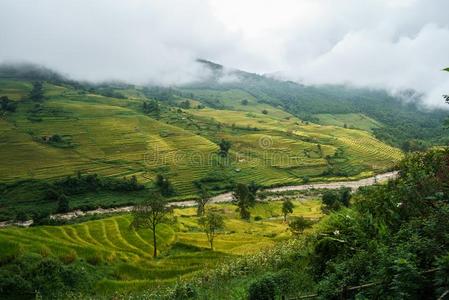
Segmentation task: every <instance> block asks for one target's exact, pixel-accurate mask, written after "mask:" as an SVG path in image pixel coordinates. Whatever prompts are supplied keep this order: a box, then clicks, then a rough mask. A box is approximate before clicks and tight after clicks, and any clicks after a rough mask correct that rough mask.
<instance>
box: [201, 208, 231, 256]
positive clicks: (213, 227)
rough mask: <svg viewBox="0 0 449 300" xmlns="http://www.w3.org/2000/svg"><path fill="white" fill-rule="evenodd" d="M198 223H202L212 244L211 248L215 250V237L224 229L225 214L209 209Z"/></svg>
mask: <svg viewBox="0 0 449 300" xmlns="http://www.w3.org/2000/svg"><path fill="white" fill-rule="evenodd" d="M198 224H200V225H201V227H202V228H203V230H204V232H205V233H206V236H207V240H208V241H209V244H210V249H211V250H212V251H213V250H214V239H215V236H216V234H217V232H218V231H219V230H223V229H224V226H225V224H224V219H223V216H222V215H220V214H219V213H218V212H214V211H209V212H207V214H206V215H205V216H203V217H201V218H200V219H199V220H198Z"/></svg>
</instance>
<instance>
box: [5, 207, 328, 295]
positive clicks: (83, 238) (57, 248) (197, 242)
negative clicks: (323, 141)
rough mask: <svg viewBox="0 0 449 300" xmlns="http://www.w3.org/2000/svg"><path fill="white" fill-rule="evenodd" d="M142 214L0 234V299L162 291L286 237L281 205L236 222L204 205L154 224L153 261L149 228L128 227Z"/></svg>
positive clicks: (228, 212)
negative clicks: (201, 213)
mask: <svg viewBox="0 0 449 300" xmlns="http://www.w3.org/2000/svg"><path fill="white" fill-rule="evenodd" d="M292 202H293V203H294V205H295V208H294V211H293V213H292V216H303V217H305V218H307V219H314V220H315V219H318V218H320V216H321V209H320V202H319V201H318V200H307V201H303V200H296V201H295V200H294V201H292ZM141 212H142V210H140V209H139V210H137V213H136V214H137V216H138V218H137V219H136V218H133V216H132V215H130V214H125V215H116V216H112V217H108V218H103V219H99V220H92V221H87V222H82V223H75V224H72V225H64V226H35V227H30V228H14V227H9V228H3V229H0V248H1V249H2V252H1V254H0V295H1V298H5V297H8V296H9V297H12V298H14V297H17V296H18V295H23V296H24V298H33V297H34V296H35V292H36V291H38V292H39V293H40V295H41V296H43V297H44V298H61V297H62V296H61V295H65V294H67V293H75V294H77V293H78V294H79V293H81V294H84V297H87V296H88V295H90V296H94V297H99V298H101V297H105V298H109V297H111V295H112V294H115V293H117V294H121V295H122V296H123V297H125V295H128V294H129V293H131V294H135V293H136V292H138V291H142V290H150V291H155V290H162V289H163V288H164V287H167V286H169V285H171V284H173V283H175V282H176V281H177V280H179V279H182V278H184V279H186V278H191V277H192V276H194V275H195V274H196V273H198V271H200V270H204V269H207V268H213V267H214V266H216V265H217V263H219V262H222V261H224V260H227V259H231V260H235V259H238V258H239V257H241V256H242V255H247V254H249V253H255V252H257V251H259V250H261V249H269V248H272V247H273V246H274V245H275V244H276V243H277V242H279V241H283V240H287V239H289V237H290V236H291V233H290V230H289V229H288V225H287V223H284V222H283V216H282V202H281V201H275V202H269V203H257V204H255V205H254V206H253V207H251V208H250V212H251V215H252V216H253V217H252V218H251V220H249V221H244V220H241V219H240V215H239V213H238V212H236V206H235V205H234V204H220V205H214V204H210V205H207V206H206V214H205V215H204V216H203V217H198V215H197V209H196V208H194V207H192V208H176V209H174V211H173V215H172V218H171V220H170V222H164V224H162V223H160V224H159V225H157V230H156V231H155V233H156V237H157V255H158V257H157V258H153V255H154V252H155V248H154V244H153V242H154V240H153V232H152V230H150V229H138V227H139V226H131V224H133V221H137V222H139V221H145V218H146V217H145V216H143V215H142V214H141ZM217 215H218V216H217ZM141 218H144V220H142V219H141ZM139 224H142V223H139ZM134 225H137V224H134ZM143 225H146V224H143ZM143 227H144V228H145V227H147V226H143ZM134 228H135V229H134ZM212 231H213V232H212ZM211 234H213V237H212V235H211ZM211 237H212V239H211ZM211 247H213V248H214V251H211V250H210V248H211ZM79 270H81V271H79ZM74 273H75V275H76V276H75V275H73V274H74ZM33 274H34V275H33Z"/></svg>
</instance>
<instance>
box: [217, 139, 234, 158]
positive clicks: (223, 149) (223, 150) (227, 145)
mask: <svg viewBox="0 0 449 300" xmlns="http://www.w3.org/2000/svg"><path fill="white" fill-rule="evenodd" d="M218 146H219V147H220V150H219V151H218V154H220V156H221V157H225V156H228V153H229V149H231V142H230V141H226V140H221V142H220V144H218Z"/></svg>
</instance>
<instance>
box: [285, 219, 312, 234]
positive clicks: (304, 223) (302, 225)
mask: <svg viewBox="0 0 449 300" xmlns="http://www.w3.org/2000/svg"><path fill="white" fill-rule="evenodd" d="M288 226H289V227H290V230H291V232H292V233H293V234H294V235H299V234H302V233H303V232H304V230H305V229H307V228H310V227H312V222H311V221H309V220H307V219H306V218H304V217H303V216H301V217H295V218H294V219H293V220H291V221H290V223H289V224H288Z"/></svg>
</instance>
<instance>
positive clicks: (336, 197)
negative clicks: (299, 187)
mask: <svg viewBox="0 0 449 300" xmlns="http://www.w3.org/2000/svg"><path fill="white" fill-rule="evenodd" d="M321 199H322V201H323V211H324V212H327V213H328V212H331V211H335V210H338V209H340V208H341V207H343V206H346V207H347V206H349V201H350V199H351V189H350V188H341V189H339V190H328V191H325V192H324V193H323V196H322V197H321Z"/></svg>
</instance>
